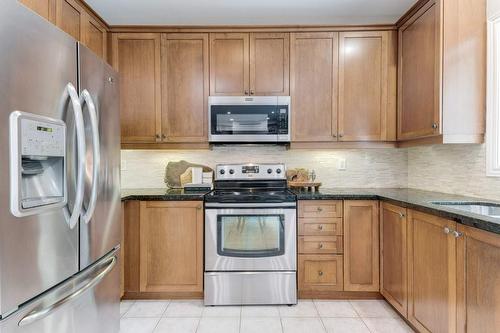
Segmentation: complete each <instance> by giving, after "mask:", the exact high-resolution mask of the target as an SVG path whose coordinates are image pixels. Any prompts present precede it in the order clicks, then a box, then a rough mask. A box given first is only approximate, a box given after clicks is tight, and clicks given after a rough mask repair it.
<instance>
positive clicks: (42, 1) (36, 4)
mask: <svg viewBox="0 0 500 333" xmlns="http://www.w3.org/2000/svg"><path fill="white" fill-rule="evenodd" d="M19 2H20V3H22V4H23V5H25V6H26V7H28V8H29V9H31V10H33V11H34V12H35V13H37V14H38V15H40V16H42V17H43V18H45V19H46V20H48V21H50V22H54V21H55V13H56V3H55V0H19Z"/></svg>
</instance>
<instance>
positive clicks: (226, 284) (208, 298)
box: [205, 271, 297, 305]
mask: <svg viewBox="0 0 500 333" xmlns="http://www.w3.org/2000/svg"><path fill="white" fill-rule="evenodd" d="M262 304H265V305H270V304H297V274H296V272H294V271H292V272H211V273H205V305H262Z"/></svg>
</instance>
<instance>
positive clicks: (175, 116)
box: [161, 33, 208, 142]
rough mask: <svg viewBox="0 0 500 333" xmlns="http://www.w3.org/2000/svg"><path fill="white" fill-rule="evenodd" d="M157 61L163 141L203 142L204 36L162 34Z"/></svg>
mask: <svg viewBox="0 0 500 333" xmlns="http://www.w3.org/2000/svg"><path fill="white" fill-rule="evenodd" d="M161 58H162V80H161V81H162V133H163V140H164V141H169V142H204V141H207V140H208V139H207V130H208V129H207V126H208V125H207V108H208V34H204V33H199V34H164V35H163V36H162V56H161Z"/></svg>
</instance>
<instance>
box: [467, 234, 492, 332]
mask: <svg viewBox="0 0 500 333" xmlns="http://www.w3.org/2000/svg"><path fill="white" fill-rule="evenodd" d="M458 231H459V232H461V233H462V236H460V237H459V238H458V242H457V247H458V250H457V263H458V266H457V268H458V279H457V281H458V286H457V289H458V295H457V301H458V312H457V313H458V321H457V323H458V326H457V331H458V332H459V333H465V332H482V333H494V332H498V330H499V328H500V289H499V288H500V235H496V234H492V233H489V232H486V231H481V230H478V229H474V228H470V227H466V226H462V225H459V226H458Z"/></svg>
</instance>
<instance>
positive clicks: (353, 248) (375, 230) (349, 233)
mask: <svg viewBox="0 0 500 333" xmlns="http://www.w3.org/2000/svg"><path fill="white" fill-rule="evenodd" d="M379 281H380V279H379V202H378V201H363V200H353V201H350V200H346V201H344V290H346V291H379V289H380V283H379Z"/></svg>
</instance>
